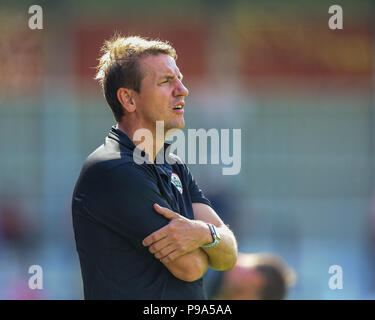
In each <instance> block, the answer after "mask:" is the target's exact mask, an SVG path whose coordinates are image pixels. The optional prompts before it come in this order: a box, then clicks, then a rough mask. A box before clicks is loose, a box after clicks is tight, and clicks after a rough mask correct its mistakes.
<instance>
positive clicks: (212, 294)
mask: <svg viewBox="0 0 375 320" xmlns="http://www.w3.org/2000/svg"><path fill="white" fill-rule="evenodd" d="M206 280H207V281H206V282H205V283H206V285H207V292H208V296H209V298H211V299H219V300H282V299H285V297H286V296H287V293H288V289H289V287H291V286H292V285H294V284H295V281H296V273H295V271H294V269H292V268H291V267H289V266H288V265H287V264H286V263H285V262H284V260H283V259H282V258H281V257H279V256H277V255H275V254H271V253H254V254H246V253H240V254H238V260H237V264H236V266H235V267H234V268H233V269H232V270H230V271H226V272H220V273H218V272H212V273H211V274H208V279H206Z"/></svg>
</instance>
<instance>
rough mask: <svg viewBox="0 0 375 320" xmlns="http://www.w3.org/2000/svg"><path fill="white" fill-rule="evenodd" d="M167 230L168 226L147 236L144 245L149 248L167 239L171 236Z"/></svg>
mask: <svg viewBox="0 0 375 320" xmlns="http://www.w3.org/2000/svg"><path fill="white" fill-rule="evenodd" d="M167 228H168V225H166V226H165V227H163V228H161V229H159V230H157V231H155V232H153V233H151V234H150V235H149V236H147V237H146V238H144V239H143V241H142V244H143V245H144V246H145V247H147V246H150V245H152V244H153V243H155V242H157V241H159V240H161V239H163V238H165V237H167V236H168V235H169V232H168V229H167Z"/></svg>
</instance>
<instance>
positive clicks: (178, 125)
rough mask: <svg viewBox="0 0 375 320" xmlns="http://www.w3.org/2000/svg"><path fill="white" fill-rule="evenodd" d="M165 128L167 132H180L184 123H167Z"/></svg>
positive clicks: (182, 121)
mask: <svg viewBox="0 0 375 320" xmlns="http://www.w3.org/2000/svg"><path fill="white" fill-rule="evenodd" d="M165 126H166V129H167V131H168V130H181V129H183V128H184V127H185V121H184V120H181V121H178V122H174V123H168V124H166V125H165Z"/></svg>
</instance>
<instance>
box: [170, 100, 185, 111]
mask: <svg viewBox="0 0 375 320" xmlns="http://www.w3.org/2000/svg"><path fill="white" fill-rule="evenodd" d="M184 106H185V103H184V102H183V101H181V102H178V103H176V104H175V105H174V106H173V111H176V112H178V113H184Z"/></svg>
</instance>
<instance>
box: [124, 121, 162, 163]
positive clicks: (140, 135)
mask: <svg viewBox="0 0 375 320" xmlns="http://www.w3.org/2000/svg"><path fill="white" fill-rule="evenodd" d="M117 128H118V129H120V130H121V131H122V132H124V133H125V134H126V135H127V136H128V137H129V139H130V140H132V141H133V143H134V145H135V146H136V147H139V148H140V149H141V150H143V151H145V152H146V153H147V154H148V155H149V160H150V161H151V162H152V163H154V162H155V157H156V155H157V153H158V152H159V151H160V150H161V148H163V146H164V142H165V131H164V128H163V129H162V130H161V129H159V130H157V128H156V126H155V127H153V128H145V127H142V126H139V125H134V124H132V122H130V121H128V122H126V121H124V120H123V121H121V122H118V123H117Z"/></svg>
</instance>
